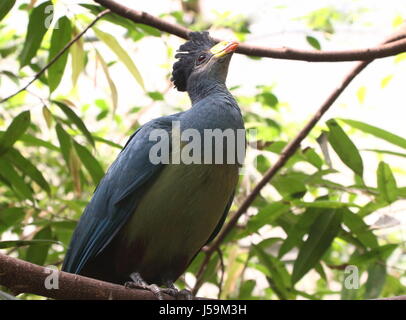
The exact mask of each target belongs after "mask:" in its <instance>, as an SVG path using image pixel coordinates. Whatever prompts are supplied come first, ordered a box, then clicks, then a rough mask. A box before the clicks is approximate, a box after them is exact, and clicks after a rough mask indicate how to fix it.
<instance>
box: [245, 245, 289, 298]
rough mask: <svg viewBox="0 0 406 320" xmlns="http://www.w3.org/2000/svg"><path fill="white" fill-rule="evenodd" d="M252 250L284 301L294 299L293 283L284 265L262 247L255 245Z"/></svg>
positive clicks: (272, 285)
mask: <svg viewBox="0 0 406 320" xmlns="http://www.w3.org/2000/svg"><path fill="white" fill-rule="evenodd" d="M252 248H253V253H254V254H255V255H256V256H257V257H258V259H259V261H260V263H261V264H263V265H264V266H265V267H266V269H267V270H268V272H269V274H268V275H267V279H268V282H269V283H270V285H271V287H272V289H273V290H274V291H275V292H276V293H277V295H278V296H279V297H280V298H281V299H283V300H288V299H290V298H292V296H293V295H292V293H291V288H292V283H291V279H290V275H289V273H288V271H287V270H286V268H285V265H284V263H283V262H282V261H280V260H279V259H276V258H275V257H273V256H272V255H270V254H267V253H266V252H265V251H264V250H263V249H262V248H261V247H260V246H256V245H253V246H252Z"/></svg>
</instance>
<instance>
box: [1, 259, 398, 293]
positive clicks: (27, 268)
mask: <svg viewBox="0 0 406 320" xmlns="http://www.w3.org/2000/svg"><path fill="white" fill-rule="evenodd" d="M50 270H51V269H47V268H44V267H40V266H38V265H36V264H32V263H29V262H26V261H23V260H20V259H16V258H12V257H10V256H7V255H5V254H2V253H0V285H2V286H5V287H6V288H8V289H10V290H11V291H13V292H14V294H19V293H33V294H36V295H40V296H43V297H48V298H53V299H61V300H155V299H156V297H155V296H154V294H153V293H151V292H150V291H146V290H137V289H127V288H125V287H124V286H120V285H117V284H112V283H109V282H104V281H99V280H95V279H91V278H87V277H82V276H78V275H75V274H71V273H67V272H63V271H59V272H58V273H59V276H58V279H59V283H58V285H59V289H47V288H46V287H45V285H44V284H45V280H46V277H48V276H50ZM164 298H165V300H174V298H173V297H171V296H169V295H166V294H164ZM195 299H197V300H204V299H203V298H195ZM378 300H406V296H396V297H390V298H382V299H378Z"/></svg>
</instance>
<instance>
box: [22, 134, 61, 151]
mask: <svg viewBox="0 0 406 320" xmlns="http://www.w3.org/2000/svg"><path fill="white" fill-rule="evenodd" d="M20 140H21V141H22V142H24V144H26V145H27V146H36V147H44V148H47V149H49V150H52V151H59V148H58V147H57V146H55V145H53V144H52V143H50V142H48V141H45V140H42V139H39V138H37V137H34V136H32V135H30V134H24V135H22V137H21V138H20Z"/></svg>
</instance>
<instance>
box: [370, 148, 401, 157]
mask: <svg viewBox="0 0 406 320" xmlns="http://www.w3.org/2000/svg"><path fill="white" fill-rule="evenodd" d="M363 151H371V152H376V153H383V154H390V155H392V156H398V157H403V158H406V153H400V152H394V151H390V150H380V149H363Z"/></svg>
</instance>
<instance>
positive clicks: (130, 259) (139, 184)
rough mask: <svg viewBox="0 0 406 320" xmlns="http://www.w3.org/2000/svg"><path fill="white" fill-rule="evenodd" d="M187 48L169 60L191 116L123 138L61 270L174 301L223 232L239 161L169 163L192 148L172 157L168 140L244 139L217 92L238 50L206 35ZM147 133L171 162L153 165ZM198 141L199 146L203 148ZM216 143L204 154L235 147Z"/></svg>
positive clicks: (234, 106)
mask: <svg viewBox="0 0 406 320" xmlns="http://www.w3.org/2000/svg"><path fill="white" fill-rule="evenodd" d="M188 39H189V40H188V41H187V42H185V43H183V44H182V45H181V46H180V47H179V49H178V50H177V53H176V54H175V58H176V59H177V61H176V62H175V63H174V65H173V71H172V78H171V81H172V82H173V84H174V87H175V88H176V89H177V90H178V91H181V92H185V91H186V92H187V93H188V95H189V98H190V100H191V104H192V106H191V108H190V109H188V110H186V111H183V112H179V113H176V114H172V115H169V116H162V117H159V118H156V119H153V120H151V121H149V122H147V123H145V124H144V125H142V126H141V127H139V128H138V129H137V130H136V131H135V132H134V133H133V134H132V135H131V136H130V138H129V140H128V141H127V143H126V145H125V146H124V148H123V149H122V150H121V152H120V153H119V155H118V156H117V158H116V160H115V161H114V162H113V163H112V164H111V166H110V168H109V169H108V170H107V172H106V174H105V176H104V177H103V179H102V180H101V181H100V182H99V184H98V186H97V187H96V189H95V191H94V194H93V196H92V198H91V200H90V202H89V204H88V205H87V206H86V208H85V210H84V212H83V214H82V216H81V217H80V219H79V222H78V224H77V226H76V228H75V230H74V233H73V236H72V239H71V242H70V245H69V247H68V250H67V253H66V256H65V259H64V262H63V266H62V270H63V271H66V272H70V273H74V274H79V275H83V276H87V277H90V278H95V279H99V280H103V281H108V282H112V283H117V284H127V283H129V282H133V283H135V286H138V287H141V288H143V289H151V286H154V287H153V289H154V290H155V291H159V290H160V289H162V288H161V287H164V288H168V289H169V290H172V291H170V292H173V290H176V288H175V286H174V282H175V281H176V280H177V279H178V278H179V277H180V276H181V275H182V274H183V273H184V272H185V271H186V269H187V268H188V266H189V265H190V263H191V261H192V260H193V259H194V258H195V257H196V255H197V254H198V253H199V251H200V250H201V248H202V247H204V246H205V245H207V244H209V243H210V242H211V241H212V240H213V239H214V238H215V237H216V235H217V234H218V232H219V231H220V229H221V227H222V225H223V224H224V222H225V219H226V217H227V214H228V212H229V210H230V207H231V204H232V202H233V198H234V194H235V191H236V188H237V184H238V180H239V168H240V167H241V166H242V162H243V160H241V158H238V159H237V160H236V161H234V162H232V161H231V162H230V163H228V162H227V163H226V162H225V161H223V162H222V163H217V161H211V162H210V161H209V163H206V162H204V163H202V162H203V161H200V163H199V161H197V160H199V159H197V160H196V158H195V160H196V161H194V162H192V163H186V161H180V163H175V161H173V160H174V158H176V156H175V153H176V152H178V153H179V152H183V149H182V148H185V147H186V146H187V142H191V139H189V140H187V141H186V142H185V141H183V140H182V142H181V146H180V149H179V150H177V151H175V149H176V148H174V144H175V143H174V142H173V141H174V140H173V139H172V138H173V136H174V132H175V131H176V130H175V129H174V123H177V124H178V129H179V132H180V133H179V134H182V133H183V132H187V130H188V129H189V130H195V132H198V133H199V134H202V135H203V136H204V134H205V133H206V132H207V130H212V131H213V130H222V131H225V130H231V132H233V133H235V132H237V131H238V130H240V131H241V130H242V131H243V132H244V130H245V129H244V122H243V117H242V114H241V110H240V108H239V106H238V103H237V102H236V100H235V98H234V97H233V95H232V94H231V93H230V91H229V90H228V89H227V86H226V84H225V82H226V78H227V73H228V68H229V64H230V60H231V56H232V55H233V53H234V52H235V50H236V49H237V47H238V42H236V41H221V42H218V41H215V40H214V39H213V38H212V37H211V36H210V35H209V33H208V32H207V31H201V32H190V33H189V34H188ZM153 132H160V133H168V137H164V136H162V137H161V140H160V142H161V143H163V142H165V141H166V142H168V144H169V149H170V151H169V152H170V159H171V160H172V161H169V162H165V161H161V162H158V163H157V162H155V161H151V150H153V148H154V146H156V145H157V141H156V140H154V139H151V134H152V133H153ZM244 138H245V136H244ZM207 139H208V138H207ZM207 139H206V140H205V141H207ZM203 140H204V139H203ZM203 140H201V141H200V142H199V141H198V143H197V145H198V146H199V147H201V148H203V149H204V148H205V144H204V143H203ZM223 140H224V142H225V143H224V144H221V145H220V147H219V144H218V143H216V144H215V145H214V146H211V148H212V150H211V151H212V152H219V153H223V155H226V154H227V152H228V153H229V151H230V150H231V149H233V148H234V147H235V145H231V144H230V145H228V144H227V142H228V138H224V137H223ZM244 142H245V141H244ZM207 149H208V148H207V147H206V151H208V150H207ZM164 150H165V149H164V148H163V149H162V150H161V151H162V152H163V151H164ZM231 151H232V152H234V150H231ZM162 152H161V153H162ZM243 153H245V150H244V151H243ZM234 154H235V153H234ZM178 155H179V154H178ZM209 155H210V152H209ZM161 156H162V154H161ZM199 157H200V159H203V155H200V156H199ZM227 160H228V158H227ZM129 280H132V281H129ZM157 288H158V289H157ZM154 290H152V289H151V291H153V292H155V291H154ZM162 290H163V289H162ZM164 292H165V291H164ZM158 294H159V292H158ZM158 297H159V296H158Z"/></svg>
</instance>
